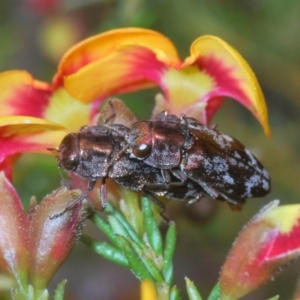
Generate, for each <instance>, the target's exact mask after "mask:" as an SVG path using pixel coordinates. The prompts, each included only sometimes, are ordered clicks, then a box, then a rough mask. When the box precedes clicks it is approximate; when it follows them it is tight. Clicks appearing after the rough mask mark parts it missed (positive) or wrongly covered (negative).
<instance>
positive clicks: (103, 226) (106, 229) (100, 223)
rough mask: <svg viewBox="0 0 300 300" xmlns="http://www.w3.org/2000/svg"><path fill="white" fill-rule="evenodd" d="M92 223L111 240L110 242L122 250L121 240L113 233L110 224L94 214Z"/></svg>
mask: <svg viewBox="0 0 300 300" xmlns="http://www.w3.org/2000/svg"><path fill="white" fill-rule="evenodd" d="M91 221H92V222H93V223H94V224H95V225H96V226H97V227H98V228H99V229H100V230H101V231H102V232H103V233H104V234H105V235H106V236H107V237H108V238H109V240H110V241H111V242H112V243H113V244H114V245H115V246H116V247H118V248H120V242H119V239H118V238H117V236H116V233H115V232H114V231H113V229H112V227H111V226H110V224H109V223H108V222H106V221H105V220H104V219H103V218H102V217H100V216H99V215H97V214H94V215H93V216H92V218H91Z"/></svg>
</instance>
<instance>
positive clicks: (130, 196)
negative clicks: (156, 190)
mask: <svg viewBox="0 0 300 300" xmlns="http://www.w3.org/2000/svg"><path fill="white" fill-rule="evenodd" d="M120 192H121V195H122V199H120V201H119V207H120V210H121V212H122V213H123V214H124V216H125V218H126V219H127V221H128V223H130V225H131V227H132V228H134V230H135V231H136V232H137V234H138V235H139V236H142V232H143V230H144V228H143V219H144V217H143V214H142V212H141V209H140V205H139V197H140V195H139V194H138V193H136V192H133V191H130V190H129V189H125V188H120Z"/></svg>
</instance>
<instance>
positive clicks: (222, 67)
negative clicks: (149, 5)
mask: <svg viewBox="0 0 300 300" xmlns="http://www.w3.org/2000/svg"><path fill="white" fill-rule="evenodd" d="M190 53H191V54H190V56H189V57H187V58H186V59H185V60H181V59H180V58H179V56H178V53H177V50H176V48H175V46H174V45H173V44H172V42H171V41H170V40H169V39H168V38H167V37H165V36H163V35H162V34H160V33H158V32H155V31H152V30H147V29H140V28H125V29H116V30H111V31H108V32H105V33H103V34H99V35H96V36H94V37H91V38H89V39H87V40H85V41H83V42H81V43H79V44H78V45H76V46H75V47H73V48H72V49H70V50H69V51H68V52H67V53H66V54H65V56H64V57H63V59H62V60H61V62H60V64H59V70H58V74H57V76H56V77H55V79H54V85H62V82H61V80H62V79H63V80H64V82H63V84H64V85H65V87H66V89H67V90H68V92H69V93H70V94H71V95H72V96H73V97H75V98H76V99H79V100H81V101H83V102H85V103H89V102H91V101H93V100H95V99H98V98H101V99H103V98H106V97H108V96H110V95H112V94H120V93H125V92H130V91H135V90H138V89H142V88H147V87H151V86H154V85H158V86H159V87H160V88H161V89H162V91H163V93H164V98H165V101H166V102H165V103H159V106H160V108H164V109H168V110H169V111H171V112H172V113H175V114H181V113H187V114H189V115H191V114H192V115H193V116H195V117H197V118H198V119H200V121H201V122H203V123H204V124H207V123H208V122H209V120H210V119H211V117H212V115H213V114H214V113H215V112H216V110H217V109H218V108H219V106H220V105H221V104H222V99H223V97H224V96H229V97H231V98H233V99H235V100H237V101H239V102H240V103H241V104H243V105H244V106H246V107H247V108H248V109H249V110H250V111H251V112H252V113H253V114H254V115H255V116H256V117H257V118H258V120H259V121H260V122H261V124H262V126H263V127H264V130H265V133H266V134H267V135H269V133H270V132H269V127H268V120H267V109H266V105H265V101H264V97H263V94H262V92H261V89H260V86H259V84H258V82H257V79H256V77H255V75H254V73H253V72H252V70H251V68H250V67H249V65H248V64H247V62H246V61H245V60H244V59H243V58H242V56H241V55H240V54H239V53H238V52H237V51H236V50H234V49H233V48H232V47H231V46H229V45H228V44H227V43H226V42H224V41H223V40H221V39H220V38H218V37H215V36H203V37H200V38H198V39H196V40H195V41H194V42H193V43H192V45H191V49H190Z"/></svg>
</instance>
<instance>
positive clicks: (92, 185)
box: [49, 181, 96, 219]
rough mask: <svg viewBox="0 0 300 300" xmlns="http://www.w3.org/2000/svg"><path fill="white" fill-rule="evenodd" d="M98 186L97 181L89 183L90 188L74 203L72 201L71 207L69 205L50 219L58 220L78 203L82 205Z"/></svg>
mask: <svg viewBox="0 0 300 300" xmlns="http://www.w3.org/2000/svg"><path fill="white" fill-rule="evenodd" d="M95 184H96V181H89V183H88V187H87V189H86V191H85V192H83V193H82V194H81V195H80V196H79V197H78V198H76V199H75V200H74V201H72V202H71V203H70V204H69V205H67V206H66V207H65V208H64V209H63V210H62V211H60V212H59V213H57V214H54V215H51V216H50V217H49V219H56V218H57V217H60V216H62V215H63V214H65V213H66V212H67V211H68V210H72V209H73V208H74V207H75V206H76V205H77V204H78V203H81V202H82V201H83V200H84V199H85V198H86V196H87V195H88V194H89V193H90V191H92V189H93V188H94V186H95Z"/></svg>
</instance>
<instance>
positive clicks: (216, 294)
mask: <svg viewBox="0 0 300 300" xmlns="http://www.w3.org/2000/svg"><path fill="white" fill-rule="evenodd" d="M220 292H221V291H220V282H218V283H217V284H216V285H215V286H214V288H213V289H212V291H211V292H210V294H209V296H208V298H207V300H218V299H220Z"/></svg>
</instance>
